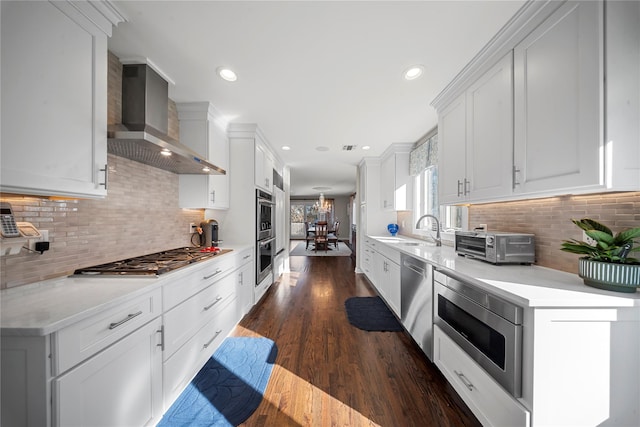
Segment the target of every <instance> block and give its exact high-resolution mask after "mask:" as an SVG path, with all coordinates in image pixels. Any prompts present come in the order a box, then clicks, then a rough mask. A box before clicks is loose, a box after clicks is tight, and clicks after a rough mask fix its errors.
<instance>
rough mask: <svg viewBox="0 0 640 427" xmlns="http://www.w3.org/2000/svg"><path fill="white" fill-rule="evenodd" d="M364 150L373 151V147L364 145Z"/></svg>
mask: <svg viewBox="0 0 640 427" xmlns="http://www.w3.org/2000/svg"><path fill="white" fill-rule="evenodd" d="M362 149H363V150H370V149H371V147H369V146H368V145H363V146H362Z"/></svg>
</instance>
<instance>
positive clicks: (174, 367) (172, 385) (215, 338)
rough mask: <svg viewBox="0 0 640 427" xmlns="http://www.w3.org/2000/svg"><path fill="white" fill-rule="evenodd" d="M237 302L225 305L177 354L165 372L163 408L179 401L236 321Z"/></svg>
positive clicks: (168, 363)
mask: <svg viewBox="0 0 640 427" xmlns="http://www.w3.org/2000/svg"><path fill="white" fill-rule="evenodd" d="M236 301H237V300H236V299H233V300H231V301H227V302H226V305H224V306H222V307H221V310H220V311H219V312H218V313H217V314H216V315H215V316H214V317H213V318H212V319H211V320H209V321H208V322H207V323H206V324H205V325H204V326H203V327H202V328H201V329H200V330H199V331H197V332H196V334H195V335H194V336H193V337H192V338H191V339H189V340H188V341H187V343H186V344H185V345H183V346H182V347H181V348H180V349H179V350H178V351H176V352H175V354H174V355H172V356H171V357H170V358H169V359H168V360H167V361H166V362H165V363H164V365H163V366H164V369H163V384H164V385H163V389H164V390H163V396H164V408H165V410H167V409H168V408H169V406H171V404H172V403H173V402H174V401H175V400H176V398H177V397H178V396H179V395H180V393H181V392H182V390H184V388H185V387H186V386H187V385H188V384H189V382H190V381H191V379H193V377H194V376H195V375H196V374H197V373H198V371H199V370H200V368H201V367H202V366H203V365H204V364H205V363H206V361H207V360H208V359H209V358H210V357H211V355H212V354H213V353H214V352H215V350H216V349H217V348H218V346H219V345H220V343H222V340H223V339H224V338H225V337H226V336H227V335H228V334H229V332H231V329H232V328H233V327H234V326H235V324H236V322H237V314H236V313H237V309H236Z"/></svg>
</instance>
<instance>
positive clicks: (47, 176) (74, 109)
mask: <svg viewBox="0 0 640 427" xmlns="http://www.w3.org/2000/svg"><path fill="white" fill-rule="evenodd" d="M1 7H2V11H1V19H2V25H1V29H2V30H1V31H2V36H1V38H2V61H1V63H2V72H1V76H2V108H1V110H2V136H1V140H2V175H1V179H0V182H1V184H0V191H2V192H9V193H20V194H33V195H43V196H65V197H90V198H101V197H105V196H106V194H107V186H108V183H107V176H106V175H107V37H108V36H110V35H111V28H112V24H117V23H118V22H120V21H121V19H120V18H121V17H119V16H115V12H114V10H113V9H112V8H106V7H105V6H104V5H103V4H102V3H101V2H91V3H89V2H73V4H71V2H44V1H39V2H26V1H24V2H22V1H19V2H4V1H3V2H1ZM103 13H104V14H103Z"/></svg>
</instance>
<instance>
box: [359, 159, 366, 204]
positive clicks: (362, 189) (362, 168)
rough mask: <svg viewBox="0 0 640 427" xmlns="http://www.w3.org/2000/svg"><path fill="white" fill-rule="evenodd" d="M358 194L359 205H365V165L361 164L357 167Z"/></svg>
mask: <svg viewBox="0 0 640 427" xmlns="http://www.w3.org/2000/svg"><path fill="white" fill-rule="evenodd" d="M358 178H359V179H358V182H359V188H358V194H359V195H360V203H367V191H366V190H367V165H366V163H361V164H360V166H359V167H358Z"/></svg>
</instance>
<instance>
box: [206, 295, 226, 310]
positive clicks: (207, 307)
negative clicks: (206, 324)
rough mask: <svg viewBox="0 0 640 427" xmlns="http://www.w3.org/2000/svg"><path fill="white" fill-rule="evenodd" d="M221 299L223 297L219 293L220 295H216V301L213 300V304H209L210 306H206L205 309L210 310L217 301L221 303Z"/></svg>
mask: <svg viewBox="0 0 640 427" xmlns="http://www.w3.org/2000/svg"><path fill="white" fill-rule="evenodd" d="M221 299H222V297H221V296H220V295H218V296H217V297H216V300H215V301H214V302H212V303H211V304H209V305H208V306H206V307H205V308H204V311H207V310H209V309H210V308H211V307H213V306H214V305H216V304H217V303H219V302H220V300H221Z"/></svg>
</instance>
